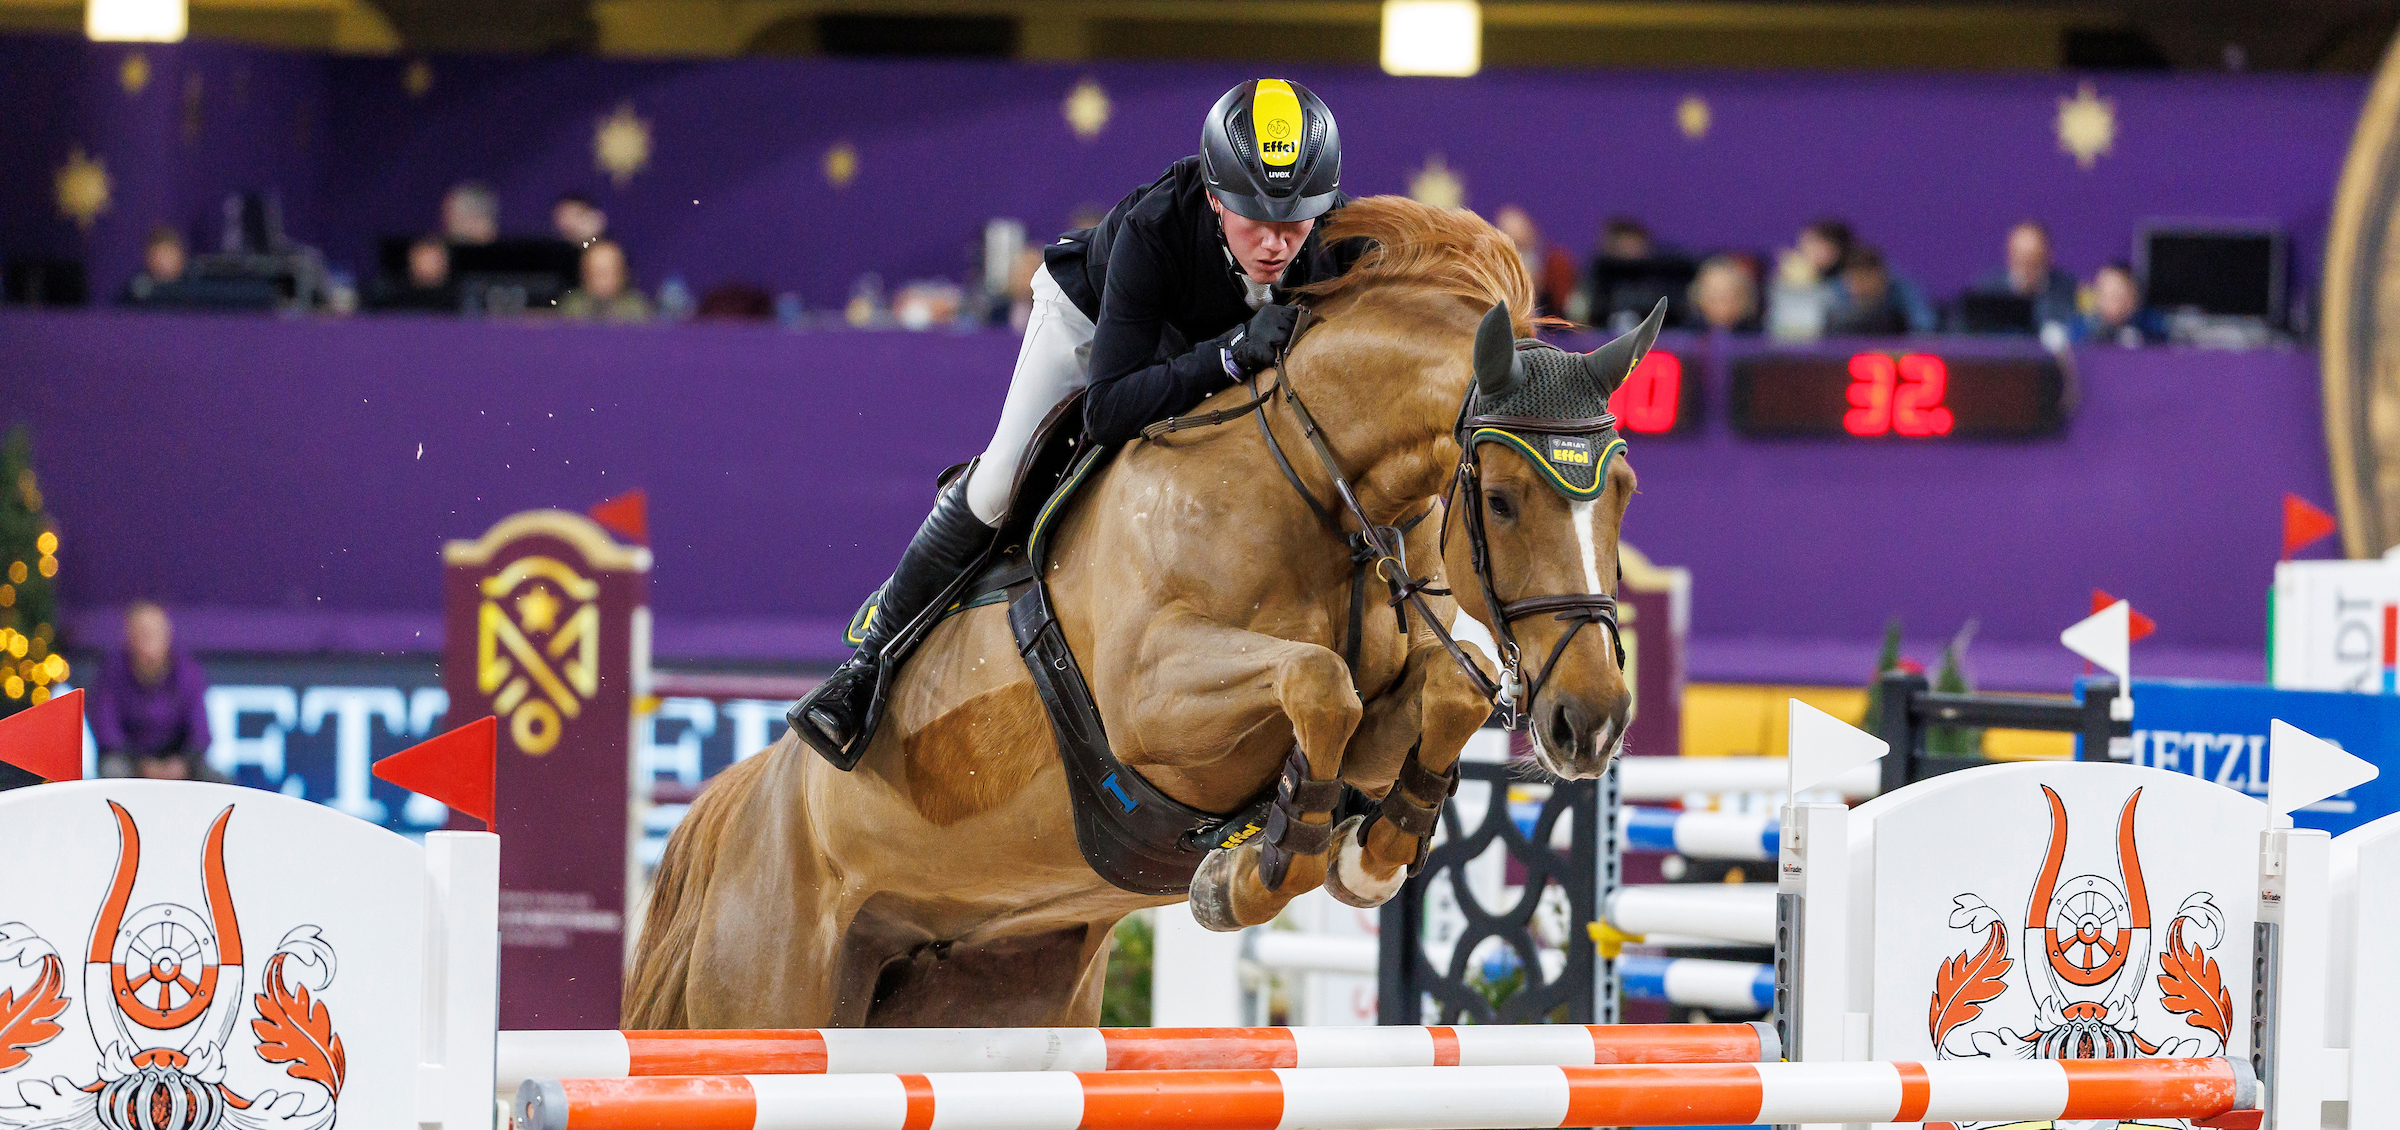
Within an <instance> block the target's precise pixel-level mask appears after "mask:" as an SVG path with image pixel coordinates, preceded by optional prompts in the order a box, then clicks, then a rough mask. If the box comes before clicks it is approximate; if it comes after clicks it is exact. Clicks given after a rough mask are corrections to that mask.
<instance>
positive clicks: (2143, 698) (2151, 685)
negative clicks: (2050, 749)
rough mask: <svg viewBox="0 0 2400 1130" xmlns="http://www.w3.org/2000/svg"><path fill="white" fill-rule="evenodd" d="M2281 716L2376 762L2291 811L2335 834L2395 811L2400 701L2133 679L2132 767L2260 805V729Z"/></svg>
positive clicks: (2263, 746) (2268, 764) (2263, 791)
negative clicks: (2347, 786)
mask: <svg viewBox="0 0 2400 1130" xmlns="http://www.w3.org/2000/svg"><path fill="white" fill-rule="evenodd" d="M2278 718H2280V719H2282V720H2284V721H2285V722H2288V723H2291V724H2292V725H2294V726H2297V727H2299V728H2301V729H2303V730H2306V731H2308V732H2309V733H2311V734H2314V735H2316V736H2317V737H2320V738H2323V739H2325V740H2326V741H2329V742H2332V743H2334V744H2335V745H2338V746H2340V747H2342V748H2343V749H2346V750H2348V751H2350V752H2351V753H2354V754H2357V755H2358V756H2360V757H2363V758H2366V759H2367V760H2368V761H2371V762H2374V763H2375V764H2376V765H2378V766H2380V767H2381V768H2382V769H2383V775H2382V776H2381V777H2378V778H2376V779H2375V780H2372V781H2369V782H2367V783H2366V784H2364V785H2360V786H2359V787H2357V788H2355V789H2351V790H2350V791H2348V792H2346V793H2341V794H2339V795H2337V796H2333V797H2330V798H2327V799H2325V800H2321V801H2318V802H2317V803H2315V804H2312V805H2309V806H2308V807H2306V808H2303V809H2301V810H2300V811H2298V812H2296V813H2293V814H2292V822H2293V823H2294V824H2297V825H2298V826H2300V827H2303V828H2322V829H2324V830H2326V831H2328V832H2332V833H2334V834H2335V835H2339V834H2341V833H2343V832H2346V831H2349V830H2350V829H2352V828H2355V827H2357V826H2359V825H2361V824H2364V823H2367V822H2368V821H2370V820H2373V819H2375V818H2376V817H2379V816H2385V815H2389V814H2390V813H2392V812H2395V811H2400V696H2393V695H2366V694H2352V693H2349V692H2346V691H2295V690H2284V689H2280V688H2276V687H2266V686H2259V685H2257V684H2253V683H2210V682H2199V681H2185V680H2180V679H2160V680H2143V679H2136V680H2134V683H2133V738H2132V742H2131V745H2132V747H2133V761H2134V764H2136V765H2147V766H2150V767H2151V768H2154V769H2166V770H2169V771H2172V772H2176V773H2187V774H2190V775H2191V776H2194V777H2199V778H2202V779H2204V780H2208V781H2213V782H2215V783H2217V784H2220V785H2224V786H2225V787H2227V788H2230V789H2236V790H2239V791H2240V792H2242V793H2245V794H2247V795H2249V796H2251V797H2255V798H2257V799H2259V800H2262V801H2263V800H2265V799H2266V796H2267V775H2268V771H2269V769H2270V768H2272V762H2273V759H2272V758H2271V757H2270V756H2269V750H2268V746H2267V723H2268V722H2270V721H2272V720H2274V719H2278Z"/></svg>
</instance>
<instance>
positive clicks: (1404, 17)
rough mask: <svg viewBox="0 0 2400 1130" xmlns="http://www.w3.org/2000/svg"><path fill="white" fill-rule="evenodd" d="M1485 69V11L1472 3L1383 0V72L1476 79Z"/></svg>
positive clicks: (1446, 0)
mask: <svg viewBox="0 0 2400 1130" xmlns="http://www.w3.org/2000/svg"><path fill="white" fill-rule="evenodd" d="M1482 65H1483V8H1482V6H1481V5H1478V4H1477V3H1476V2H1475V0H1383V69H1384V70H1385V71H1386V72H1387V73H1390V74H1395V75H1452V76H1459V77H1463V76H1466V75H1471V74H1474V73H1475V71H1476V70H1477V69H1478V68H1480V67H1481V66H1482Z"/></svg>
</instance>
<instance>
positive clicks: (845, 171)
mask: <svg viewBox="0 0 2400 1130" xmlns="http://www.w3.org/2000/svg"><path fill="white" fill-rule="evenodd" d="M856 179H858V150H856V149H853V148H851V147H850V143H849V142H847V141H837V142H834V143H833V148H831V149H828V150H826V151H825V183H827V184H830V185H832V186H833V187H835V188H848V187H850V182H851V181H853V180H856Z"/></svg>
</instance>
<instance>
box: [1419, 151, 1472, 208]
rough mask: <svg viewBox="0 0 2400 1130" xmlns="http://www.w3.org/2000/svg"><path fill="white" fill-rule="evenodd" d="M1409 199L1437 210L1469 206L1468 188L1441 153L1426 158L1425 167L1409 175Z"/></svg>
mask: <svg viewBox="0 0 2400 1130" xmlns="http://www.w3.org/2000/svg"><path fill="white" fill-rule="evenodd" d="M1408 197H1409V199H1411V200H1414V201H1416V202H1417V203H1419V204H1431V205H1433V206H1434V207H1436V208H1464V207H1466V205H1467V186H1466V184H1465V183H1463V182H1461V181H1460V180H1459V179H1458V177H1457V175H1456V174H1454V173H1452V172H1451V171H1450V166H1449V165H1448V164H1447V163H1445V162H1444V161H1443V160H1442V155H1441V154H1439V153H1436V154H1433V155H1432V156H1429V157H1427V158H1425V167H1424V168H1422V169H1419V170H1417V171H1416V172H1414V173H1411V174H1409V177H1408Z"/></svg>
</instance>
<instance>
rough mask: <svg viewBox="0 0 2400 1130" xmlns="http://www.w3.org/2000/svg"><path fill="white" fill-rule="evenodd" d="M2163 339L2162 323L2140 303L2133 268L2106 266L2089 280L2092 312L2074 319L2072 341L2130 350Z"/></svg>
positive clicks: (2163, 322) (2163, 323) (2138, 288)
mask: <svg viewBox="0 0 2400 1130" xmlns="http://www.w3.org/2000/svg"><path fill="white" fill-rule="evenodd" d="M2166 339H2167V326H2166V321H2165V320H2164V319H2162V318H2160V317H2159V316H2158V311H2156V310H2152V309H2150V308H2149V307H2148V306H2147V305H2145V304H2144V303H2143V302H2142V284H2141V282H2140V281H2139V280H2137V279H2135V278H2134V277H2133V268H2131V267H2128V266H2126V265H2125V264H2123V263H2110V264H2109V265H2107V266H2105V267H2102V268H2100V271H2099V273H2098V274H2095V275H2093V276H2092V312H2091V313H2089V314H2085V315H2082V316H2081V317H2079V318H2077V319H2076V324H2075V340H2077V341H2080V342H2089V343H2092V344H2096V345H2122V346H2128V347H2132V346H2142V345H2152V344H2155V343H2158V342H2161V341H2165V340H2166Z"/></svg>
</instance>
